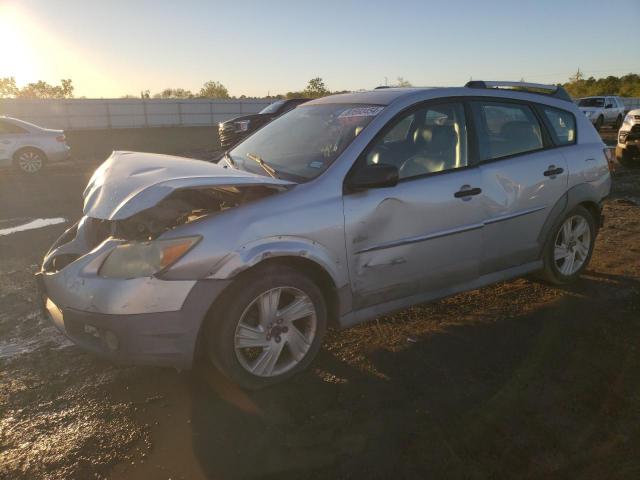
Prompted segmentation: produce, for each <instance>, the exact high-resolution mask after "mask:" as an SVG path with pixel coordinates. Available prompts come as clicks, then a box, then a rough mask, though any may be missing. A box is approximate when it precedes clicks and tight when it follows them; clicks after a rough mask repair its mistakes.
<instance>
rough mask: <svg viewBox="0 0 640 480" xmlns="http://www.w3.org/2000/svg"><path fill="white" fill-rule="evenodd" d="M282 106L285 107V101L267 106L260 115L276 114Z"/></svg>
mask: <svg viewBox="0 0 640 480" xmlns="http://www.w3.org/2000/svg"><path fill="white" fill-rule="evenodd" d="M282 105H284V100H278V101H277V102H273V103H272V104H270V105H267V106H266V107H265V108H263V109H262V110H260V112H258V113H276V112H277V111H278V109H279V108H280V107H281V106H282Z"/></svg>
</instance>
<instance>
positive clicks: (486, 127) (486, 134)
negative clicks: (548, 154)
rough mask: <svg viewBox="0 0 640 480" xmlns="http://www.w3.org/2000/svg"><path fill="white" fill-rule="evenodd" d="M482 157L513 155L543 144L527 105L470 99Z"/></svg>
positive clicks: (536, 121)
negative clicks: (472, 100)
mask: <svg viewBox="0 0 640 480" xmlns="http://www.w3.org/2000/svg"><path fill="white" fill-rule="evenodd" d="M472 105H473V113H474V117H475V121H476V124H477V125H479V126H480V129H479V132H478V146H479V147H480V156H481V158H482V160H492V159H495V158H501V157H507V156H510V155H517V154H520V153H525V152H532V151H535V150H540V149H541V148H543V143H542V134H541V129H540V124H539V123H538V120H537V119H536V116H535V114H534V113H533V111H532V110H531V108H530V107H529V106H527V105H520V104H515V103H498V102H482V101H477V102H473V103H472Z"/></svg>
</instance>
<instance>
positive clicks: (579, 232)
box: [542, 207, 596, 285]
mask: <svg viewBox="0 0 640 480" xmlns="http://www.w3.org/2000/svg"><path fill="white" fill-rule="evenodd" d="M595 235H596V223H595V220H594V218H593V215H591V213H590V212H589V211H588V210H587V209H586V208H584V207H576V208H575V209H573V210H572V211H571V212H569V213H568V214H567V215H566V216H565V217H564V219H563V220H562V222H560V223H559V224H558V225H557V226H556V227H555V228H554V229H553V230H552V232H551V235H550V237H549V238H548V239H547V243H546V245H545V249H544V255H543V260H544V270H543V272H542V273H543V277H544V278H545V279H546V280H547V281H549V282H551V283H555V284H558V285H562V284H567V283H571V282H573V281H574V280H576V279H577V278H578V277H579V276H580V274H581V273H582V272H583V271H584V269H585V268H586V267H587V265H588V263H589V260H590V259H591V254H592V253H593V246H594V242H595Z"/></svg>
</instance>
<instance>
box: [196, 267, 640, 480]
mask: <svg viewBox="0 0 640 480" xmlns="http://www.w3.org/2000/svg"><path fill="white" fill-rule="evenodd" d="M566 292H567V295H563V296H562V297H560V299H559V300H557V301H555V302H553V303H551V304H549V305H545V306H541V307H540V308H537V309H534V311H533V312H532V313H530V314H527V315H522V316H516V317H511V318H508V317H501V316H500V315H499V314H497V315H496V314H495V313H489V314H483V313H479V314H478V316H477V318H476V319H474V320H473V321H471V322H469V321H465V322H464V323H461V324H458V325H452V326H449V327H446V328H445V329H444V330H443V331H440V332H438V333H434V334H432V335H427V336H424V337H421V338H415V339H410V340H411V341H408V342H407V344H406V345H405V346H404V347H402V348H399V349H397V350H395V351H389V350H385V349H378V350H375V351H372V352H369V353H365V356H366V357H367V361H368V364H369V367H368V368H362V367H361V366H360V365H353V364H349V362H346V361H343V360H342V359H340V358H338V355H336V354H335V352H330V351H328V350H327V349H323V350H322V353H321V355H320V356H319V358H318V359H317V361H315V362H314V365H313V367H312V368H311V370H310V371H309V372H305V373H303V374H301V375H299V376H297V377H295V378H294V379H293V380H291V381H289V382H288V383H285V384H283V385H280V386H276V387H272V388H269V389H266V390H263V391H259V392H249V393H247V392H244V391H242V390H241V389H239V388H238V387H237V386H235V385H233V384H231V383H230V382H229V381H227V380H226V379H225V378H224V377H222V376H221V375H220V374H219V373H217V372H215V371H214V370H213V369H211V368H210V367H203V366H201V367H199V368H198V369H197V370H196V371H194V373H193V374H192V381H191V382H190V383H189V385H190V386H189V388H190V396H191V402H192V404H191V420H190V425H191V435H192V444H193V451H194V454H195V456H196V458H197V460H198V462H199V463H200V466H201V469H202V471H203V472H204V474H205V475H206V476H207V477H210V478H247V477H249V478H251V477H260V478H265V477H266V478H270V477H273V478H276V477H277V478H283V477H284V478H300V477H304V478H341V477H354V476H355V477H358V478H391V477H393V478H407V477H408V478H412V477H415V478H425V475H434V476H436V478H459V477H465V478H485V477H510V476H513V475H520V476H527V475H533V476H540V475H561V476H564V475H573V474H575V473H576V472H580V471H583V473H584V470H585V469H589V470H588V472H587V473H591V474H594V473H597V468H598V467H597V465H598V462H594V459H593V455H603V453H608V454H612V451H613V450H612V449H613V448H614V447H617V448H616V450H615V451H616V453H615V456H617V457H619V460H620V461H621V462H622V463H618V464H617V465H618V467H616V466H615V465H616V464H614V463H612V462H611V459H610V458H609V461H608V462H607V464H606V465H604V467H606V470H603V471H602V473H603V474H605V472H606V473H607V474H608V475H607V476H608V477H609V478H612V477H614V476H615V474H616V473H620V472H617V471H616V469H618V470H620V469H627V471H631V470H630V469H635V471H640V470H638V469H640V460H637V459H636V457H635V456H633V455H632V452H633V451H634V450H635V451H638V448H639V447H640V442H639V437H637V436H636V437H632V436H630V432H634V431H635V432H638V431H639V426H640V421H639V419H638V417H637V415H635V414H634V408H637V406H638V405H637V403H636V404H635V405H634V404H633V402H631V401H629V400H628V397H626V395H627V394H634V395H638V394H640V390H639V389H638V384H637V382H635V381H633V379H634V378H635V380H637V379H638V377H637V374H636V373H635V372H637V371H639V370H637V367H640V357H639V355H638V351H637V348H636V346H635V345H634V343H635V342H633V341H630V340H631V339H633V338H638V337H637V333H638V325H637V324H638V322H637V318H638V317H637V313H638V310H639V308H638V306H639V305H640V300H639V298H640V295H639V292H640V282H638V281H637V280H634V279H631V278H628V277H622V276H615V275H605V274H598V273H594V272H589V273H588V274H587V275H586V277H585V278H583V279H581V280H580V281H579V282H578V283H577V284H576V285H574V286H571V287H570V288H567V289H566ZM596 300H597V301H596ZM634 319H635V320H634ZM632 333H633V335H632ZM617 422H623V423H619V424H618V423H617ZM624 422H627V423H624ZM625 452H626V453H625ZM626 454H628V455H626ZM625 462H626V463H625ZM594 468H595V469H596V471H595V472H594V471H593V469H594Z"/></svg>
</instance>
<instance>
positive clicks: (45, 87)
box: [0, 70, 640, 99]
mask: <svg viewBox="0 0 640 480" xmlns="http://www.w3.org/2000/svg"><path fill="white" fill-rule="evenodd" d="M391 86H397V87H410V86H412V85H411V82H409V81H408V80H405V79H404V78H402V77H398V78H397V82H396V83H395V84H394V85H391ZM562 86H563V87H564V88H565V89H566V90H567V91H568V92H569V95H571V96H572V97H574V98H580V97H588V96H593V95H619V96H621V97H640V75H638V74H635V73H629V74H627V75H623V76H621V77H615V76H612V75H610V76H608V77H603V78H598V79H596V78H594V77H589V78H584V75H583V74H582V72H580V70H578V71H577V72H576V74H575V75H573V76H572V77H571V78H570V79H569V81H568V82H566V83H564V84H562ZM73 92H74V87H73V83H72V81H71V79H62V80H61V81H60V84H59V85H50V84H48V83H47V82H44V81H42V80H40V81H37V82H33V83H29V84H27V85H25V86H24V87H22V88H20V87H18V86H17V85H16V81H15V78H14V77H5V78H0V98H74V96H73ZM345 92H347V91H346V90H344V91H331V90H330V89H329V88H327V86H326V85H325V83H324V80H323V79H322V78H321V77H315V78H312V79H311V80H309V82H308V83H307V86H306V87H305V88H304V89H303V90H299V91H293V92H287V93H285V94H277V95H269V96H268V97H267V98H277V99H279V98H318V97H323V96H325V95H332V94H335V93H345ZM122 98H143V99H147V98H165V99H166V98H177V99H189V98H220V99H231V98H233V99H235V98H239V99H246V98H264V97H247V96H246V95H241V96H240V97H232V96H231V95H230V94H229V90H228V89H227V87H225V86H224V85H223V84H222V83H220V82H217V81H214V80H210V81H208V82H205V83H204V84H203V85H202V87H201V88H200V90H198V91H195V92H192V91H191V90H187V89H184V88H165V89H164V90H162V91H160V92H157V93H153V94H152V93H151V92H150V91H149V90H143V91H142V92H140V94H139V95H125V96H123V97H122Z"/></svg>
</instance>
